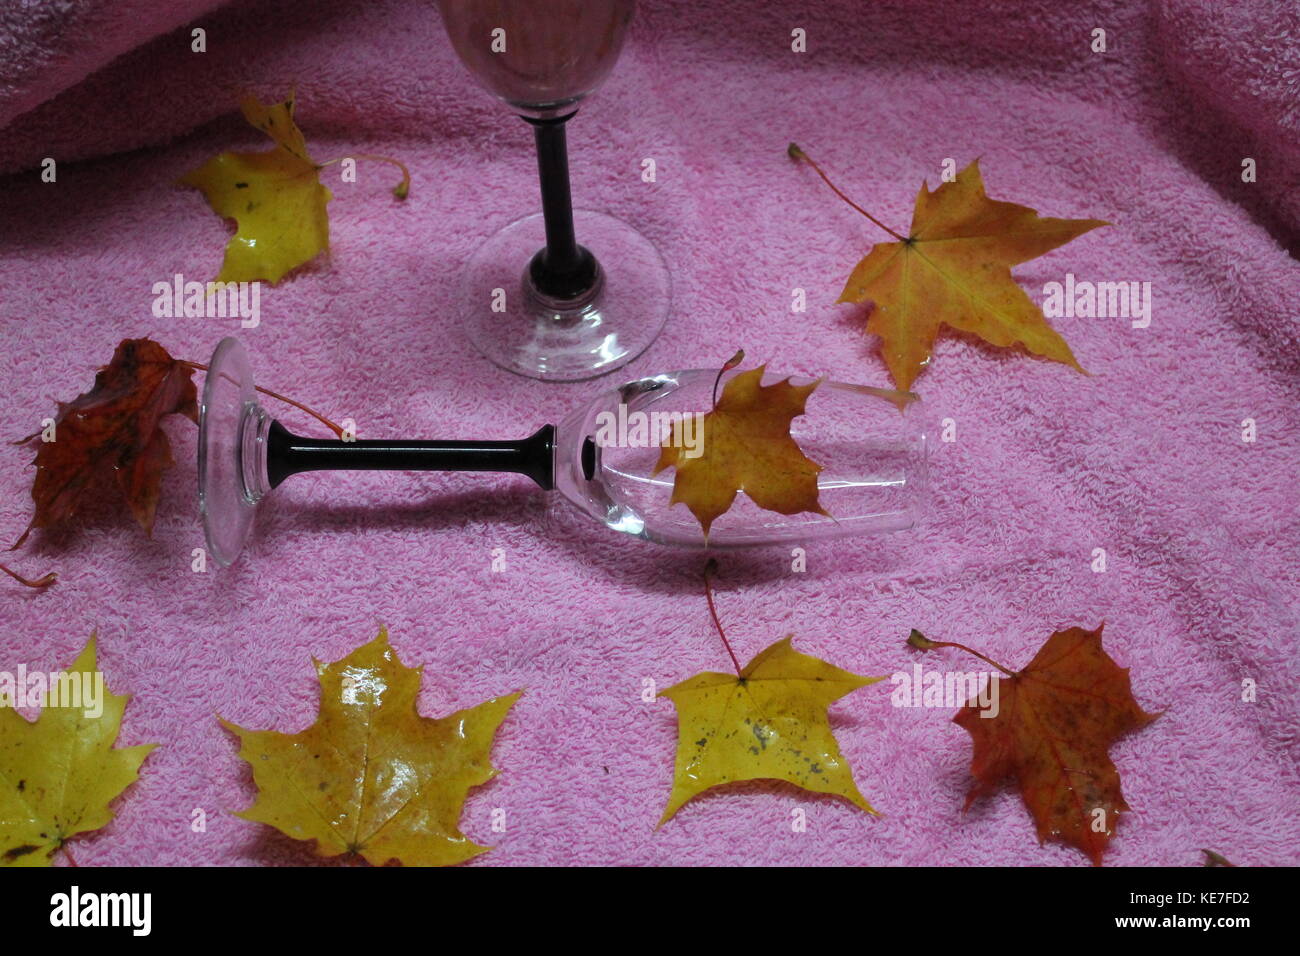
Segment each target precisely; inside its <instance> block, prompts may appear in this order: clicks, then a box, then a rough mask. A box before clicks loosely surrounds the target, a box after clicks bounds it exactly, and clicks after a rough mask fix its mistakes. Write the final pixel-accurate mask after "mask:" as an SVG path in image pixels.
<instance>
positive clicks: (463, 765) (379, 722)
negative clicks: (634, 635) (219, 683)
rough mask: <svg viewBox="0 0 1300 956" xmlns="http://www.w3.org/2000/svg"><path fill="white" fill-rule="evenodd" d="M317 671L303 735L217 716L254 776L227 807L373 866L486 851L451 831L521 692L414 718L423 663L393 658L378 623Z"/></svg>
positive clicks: (488, 774)
mask: <svg viewBox="0 0 1300 956" xmlns="http://www.w3.org/2000/svg"><path fill="white" fill-rule="evenodd" d="M316 671H317V675H318V677H319V679H320V710H319V713H318V714H317V717H316V722H315V723H314V724H313V725H312V726H311V727H309V728H307V729H306V730H304V731H302V732H301V733H297V734H283V733H279V732H278V731H274V730H261V731H258V730H245V729H243V728H241V727H237V726H235V725H234V724H232V723H229V722H227V721H224V720H223V721H222V722H221V724H222V726H223V727H225V728H226V729H227V730H229V731H231V732H232V733H234V734H236V735H237V736H238V737H239V739H240V743H241V747H240V751H239V755H240V756H241V757H242V758H243V759H244V760H246V761H248V764H249V766H250V767H252V770H253V780H254V782H255V783H256V784H257V791H258V794H257V801H256V802H255V803H254V804H253V806H252V807H250V808H249V809H247V810H245V811H243V812H242V813H239V814H237V816H240V817H243V818H244V819H245V820H253V821H255V822H258V823H265V824H267V825H268V826H272V827H275V828H276V829H277V830H280V831H281V832H282V833H285V834H288V835H289V836H291V837H293V838H294V839H296V840H314V841H315V844H316V851H317V852H318V853H319V854H320V855H321V856H325V857H332V856H338V855H340V854H343V853H355V854H359V855H361V856H363V857H365V859H367V860H369V861H370V862H371V863H373V864H375V865H377V866H382V865H383V864H384V863H387V862H388V861H390V860H399V861H400V862H402V863H403V864H405V865H408V866H442V865H446V864H451V863H460V862H462V861H463V860H468V859H469V858H471V857H473V856H477V855H478V854H480V853H483V852H485V851H486V850H487V849H488V847H484V846H479V845H478V844H476V843H474V842H472V841H471V840H469V839H468V838H467V837H466V836H465V835H464V834H463V833H461V832H460V829H459V822H460V814H461V808H462V806H463V805H464V802H465V798H466V796H467V795H468V793H469V790H470V788H471V787H476V786H479V785H481V784H484V783H487V781H489V780H491V779H492V778H493V777H494V776H496V773H497V771H496V770H495V769H493V767H492V764H491V759H490V756H491V750H492V742H493V739H494V737H495V735H496V731H497V728H498V727H499V726H500V724H501V721H502V720H503V719H504V718H505V716H506V713H507V712H508V711H509V710H510V708H511V706H513V704H514V702H515V701H516V700H518V699H519V695H520V694H521V693H522V691H517V692H515V693H513V694H508V695H506V696H504V697H496V698H493V699H492V700H488V701H484V702H483V703H481V704H479V705H477V706H475V707H471V708H468V709H466V710H461V711H457V712H456V713H454V714H450V715H448V716H446V717H442V718H439V719H436V720H435V719H431V718H428V717H421V716H420V714H419V713H418V712H417V711H416V697H417V695H418V693H419V690H420V676H421V671H420V669H413V668H409V667H405V666H403V664H402V663H401V661H399V660H398V659H397V655H396V653H394V651H393V649H392V647H391V646H389V643H388V631H387V630H386V629H383V630H380V632H379V636H378V637H376V638H375V639H374V640H373V641H371V642H370V643H369V644H366V645H364V646H362V647H360V648H358V649H357V650H355V651H353V652H352V653H351V654H349V655H348V656H347V657H345V658H344V659H343V660H341V661H338V662H337V663H334V664H328V665H325V664H320V663H317V665H316Z"/></svg>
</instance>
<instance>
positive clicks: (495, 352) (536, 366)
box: [438, 0, 671, 381]
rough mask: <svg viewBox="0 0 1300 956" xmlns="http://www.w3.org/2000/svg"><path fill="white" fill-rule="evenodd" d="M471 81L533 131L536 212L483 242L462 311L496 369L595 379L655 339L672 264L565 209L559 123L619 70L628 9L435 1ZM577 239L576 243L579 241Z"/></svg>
mask: <svg viewBox="0 0 1300 956" xmlns="http://www.w3.org/2000/svg"><path fill="white" fill-rule="evenodd" d="M438 6H439V8H440V9H441V10H442V19H443V24H444V25H445V27H446V29H447V35H448V36H449V37H450V38H451V43H452V46H453V47H454V48H455V50H456V54H457V55H458V56H459V57H460V59H461V61H462V62H463V63H464V64H465V66H466V67H468V68H469V70H470V72H471V73H473V74H474V76H475V77H476V78H477V79H478V81H479V82H480V83H481V84H482V85H483V86H485V87H486V88H487V89H488V90H489V91H491V92H492V93H495V94H496V95H497V96H498V97H500V98H501V99H502V100H504V101H505V102H506V104H507V105H509V106H510V108H511V109H513V110H514V111H515V112H516V113H518V114H519V116H520V117H522V118H523V119H524V120H525V121H526V122H528V123H530V124H531V125H532V127H533V137H534V139H535V140H536V145H537V168H538V173H539V176H540V179H541V188H542V212H541V214H540V215H531V216H526V217H524V218H523V219H518V220H516V221H515V222H512V223H511V224H510V225H508V226H506V227H505V228H503V229H502V230H501V231H499V232H497V233H496V234H495V235H493V236H492V237H490V238H489V239H488V240H487V241H486V242H484V243H483V245H482V246H480V247H479V249H478V251H477V252H475V253H474V255H473V257H472V258H471V259H470V261H469V263H468V266H467V268H466V269H465V271H464V274H463V276H462V278H461V283H460V289H459V292H458V302H457V313H458V315H459V318H460V320H461V322H462V323H463V324H464V327H465V329H466V331H467V333H468V335H469V337H470V340H471V341H472V342H473V343H474V345H475V347H477V348H478V350H479V351H480V352H482V353H483V354H484V355H485V356H487V358H489V359H490V360H491V361H493V362H495V363H496V364H497V365H499V366H501V367H502V368H505V369H509V370H510V371H512V372H517V373H519V374H520V375H527V376H529V377H531V378H540V379H547V380H550V381H577V380H579V379H585V378H593V377H595V376H597V375H604V374H605V373H606V372H610V371H612V370H613V369H616V368H618V367H619V366H620V365H625V364H626V363H628V362H630V361H631V360H632V359H634V358H636V357H637V356H638V355H640V354H641V353H642V352H643V351H645V349H646V348H647V347H649V345H650V343H651V342H653V341H654V340H655V338H656V337H657V336H658V335H659V332H660V330H661V329H662V328H663V326H664V322H665V321H666V320H667V318H668V311H669V306H670V304H671V291H670V286H671V284H670V280H669V276H668V268H667V266H666V265H665V264H664V260H663V257H662V256H661V255H660V254H659V252H658V250H656V249H655V247H654V245H652V244H651V242H650V241H649V240H648V239H646V238H645V237H644V236H642V235H641V233H639V232H638V231H637V230H636V229H634V228H633V227H632V226H630V225H628V224H627V223H625V222H623V221H622V220H621V219H616V218H614V217H613V216H609V215H606V214H604V213H600V212H592V211H588V210H578V211H577V212H575V211H574V209H573V203H572V198H571V194H570V190H569V160H568V147H567V143H566V134H565V129H566V124H567V123H568V121H569V120H570V119H571V118H572V117H573V115H574V114H575V113H576V112H577V110H578V104H579V103H580V102H581V101H582V100H583V98H585V97H586V96H588V95H590V94H591V93H592V92H593V91H594V90H595V89H596V88H597V87H598V86H600V84H601V83H602V82H603V81H604V79H605V77H606V76H608V75H609V72H610V70H611V69H613V67H614V62H615V61H616V60H617V59H618V55H619V53H620V52H621V50H622V48H623V38H624V34H625V33H626V31H627V27H628V23H629V22H630V21H631V19H632V11H633V7H634V3H633V0H438ZM579 240H581V242H579Z"/></svg>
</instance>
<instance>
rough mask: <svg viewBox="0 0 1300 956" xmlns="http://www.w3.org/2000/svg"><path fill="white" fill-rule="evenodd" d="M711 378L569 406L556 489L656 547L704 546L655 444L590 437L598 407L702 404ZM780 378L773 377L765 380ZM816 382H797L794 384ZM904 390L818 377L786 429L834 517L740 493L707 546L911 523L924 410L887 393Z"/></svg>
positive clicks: (921, 492)
mask: <svg viewBox="0 0 1300 956" xmlns="http://www.w3.org/2000/svg"><path fill="white" fill-rule="evenodd" d="M716 377H717V371H716V370H708V369H694V370H690V371H680V372H670V373H667V374H664V375H656V376H653V377H650V378H644V379H640V380H638V381H635V382H629V383H628V384H626V385H624V386H622V387H621V388H617V389H613V390H611V391H609V392H606V393H605V394H604V395H602V396H600V397H599V398H598V399H596V400H595V401H593V402H592V403H590V404H589V405H587V406H585V407H583V408H582V409H579V410H577V411H575V412H574V413H573V414H571V415H569V416H568V417H567V418H566V419H564V421H563V422H562V423H561V424H560V426H559V428H558V431H557V447H556V470H555V482H556V488H557V489H558V490H559V491H560V492H561V493H562V494H563V495H564V497H565V498H567V499H568V500H569V501H571V502H573V503H574V504H576V505H577V506H578V507H579V508H581V509H582V510H583V511H585V512H587V513H588V514H590V515H591V516H592V517H594V518H596V519H597V520H598V521H600V522H602V523H603V524H605V525H606V526H607V527H610V528H613V529H614V530H616V531H622V532H625V533H627V534H632V535H636V536H637V537H641V538H645V539H647V540H650V541H657V542H659V543H661V544H672V545H688V546H689V545H694V546H703V545H704V544H705V540H704V535H703V532H702V530H701V528H700V524H699V522H698V521H697V520H696V518H695V516H694V515H693V514H692V513H691V511H690V509H689V508H687V506H686V505H685V504H680V503H679V504H676V505H671V506H670V505H669V501H670V500H671V498H672V490H673V481H674V476H675V474H676V471H675V469H672V468H668V469H665V470H664V471H662V472H660V473H659V474H658V475H655V474H654V473H653V472H654V468H655V465H656V464H657V462H658V460H659V454H660V449H659V448H658V447H619V446H606V447H600V446H598V445H596V444H595V438H594V436H595V435H596V434H597V431H598V429H599V426H600V424H601V421H602V419H601V415H602V413H610V414H613V415H615V416H618V415H619V414H620V411H619V405H620V404H623V405H625V406H626V408H625V409H624V411H623V412H622V414H624V415H627V414H631V413H633V412H643V413H653V412H660V413H673V412H676V413H693V412H702V411H708V410H709V409H710V408H711V407H712V405H713V399H712V393H713V385H714V381H715V379H716ZM780 378H781V376H777V375H772V374H768V375H766V376H765V377H764V380H763V381H764V384H771V383H772V382H774V381H779V380H780ZM811 381H812V380H811V379H807V378H803V379H799V378H795V379H792V382H793V384H795V385H806V384H808V383H809V382H811ZM899 395H900V393H896V392H887V391H885V390H881V389H871V388H866V387H864V386H860V385H849V384H844V383H841V382H827V381H823V382H822V383H821V385H820V386H818V388H817V389H816V390H815V391H814V392H813V393H812V394H811V395H810V396H809V398H808V402H807V406H806V413H805V414H803V415H800V416H798V417H796V418H795V419H794V421H793V423H792V424H791V429H790V433H791V435H792V436H793V437H794V439H795V441H797V442H798V444H799V446H800V448H801V449H802V451H803V453H804V454H805V455H807V456H808V457H809V458H811V459H812V460H813V461H814V462H816V463H817V464H819V465H821V466H823V470H822V471H821V473H820V474H819V475H818V497H819V499H820V502H821V505H822V508H823V509H824V510H826V511H827V512H829V514H830V517H827V516H825V515H819V514H814V513H804V514H796V515H783V514H778V513H776V512H773V511H766V510H764V509H762V508H759V507H758V506H757V505H755V504H754V502H753V501H751V500H750V499H749V498H748V497H747V496H746V495H745V494H744V492H743V491H742V492H741V493H740V494H739V495H738V496H737V498H736V500H735V502H734V503H733V504H732V506H731V508H730V510H728V511H727V512H726V513H725V514H723V515H722V516H721V517H719V518H717V519H716V520H715V521H714V522H713V525H712V527H711V528H710V531H709V537H708V542H707V544H708V546H709V547H722V548H725V547H740V546H747V545H758V544H772V543H776V542H783V541H791V542H798V541H804V540H809V539H812V538H825V537H836V536H839V535H850V534H865V533H874V532H884V531H901V530H904V529H907V528H911V527H912V526H914V525H915V524H916V523H917V522H918V521H920V520H921V517H922V515H923V514H924V513H925V511H926V510H927V507H928V494H929V482H928V469H927V438H928V436H927V433H926V415H925V410H924V406H923V405H922V404H921V402H920V401H919V400H917V399H915V396H907V398H909V399H911V400H910V401H908V400H904V399H901V398H891V396H899ZM900 406H901V407H900ZM589 439H590V441H589ZM584 459H585V460H584ZM588 473H590V477H589V476H588Z"/></svg>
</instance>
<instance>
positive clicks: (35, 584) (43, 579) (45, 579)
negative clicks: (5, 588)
mask: <svg viewBox="0 0 1300 956" xmlns="http://www.w3.org/2000/svg"><path fill="white" fill-rule="evenodd" d="M24 537H25V535H24ZM18 544H22V541H21V540H19V542H18ZM14 547H17V545H15V546H14ZM10 550H12V549H10ZM0 571H3V572H4V573H5V574H7V575H9V576H10V577H11V578H13V579H14V580H15V581H17V582H18V583H19V584H22V585H25V586H27V587H29V588H48V587H49V586H50V585H51V584H53V583H54V582H55V581H56V580H58V577H59V575H58V573H57V572H55V571H51V572H49V573H48V574H44V575H41V576H40V577H39V578H36V579H35V580H32V579H31V578H25V577H23V576H22V575H21V574H19V573H18V572H17V571H14V570H12V569H11V568H7V567H5V566H4V565H3V564H0Z"/></svg>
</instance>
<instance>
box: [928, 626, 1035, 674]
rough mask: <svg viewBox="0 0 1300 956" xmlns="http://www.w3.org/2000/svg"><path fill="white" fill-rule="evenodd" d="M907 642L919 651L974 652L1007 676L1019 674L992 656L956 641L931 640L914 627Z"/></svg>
mask: <svg viewBox="0 0 1300 956" xmlns="http://www.w3.org/2000/svg"><path fill="white" fill-rule="evenodd" d="M907 643H908V645H909V646H911V647H915V648H916V649H917V650H919V651H930V650H934V648H936V647H955V648H957V649H958V650H961V651H965V652H966V653H967V654H974V655H975V656H976V657H978V658H979V659H980V660H982V661H984V663H986V664H992V665H993V666H994V667H996V668H997V669H998V670H1000V671H1001V672H1002V673H1004V674H1006V675H1007V676H1008V677H1018V676H1019V674H1017V673H1016V672H1015V671H1013V670H1009V669H1008V668H1005V667H1003V666H1002V665H1001V664H999V663H998V662H997V661H995V660H993V658H991V657H985V656H984V655H983V654H981V653H980V652H979V651H977V650H974V649H972V648H969V647H967V646H966V645H965V644H958V643H957V642H956V641H932V640H930V639H929V638H928V637H926V636H925V635H924V634H922V633H921V632H920V631H918V630H916V629H915V628H913V629H912V633H911V634H909V635H908V636H907Z"/></svg>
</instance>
